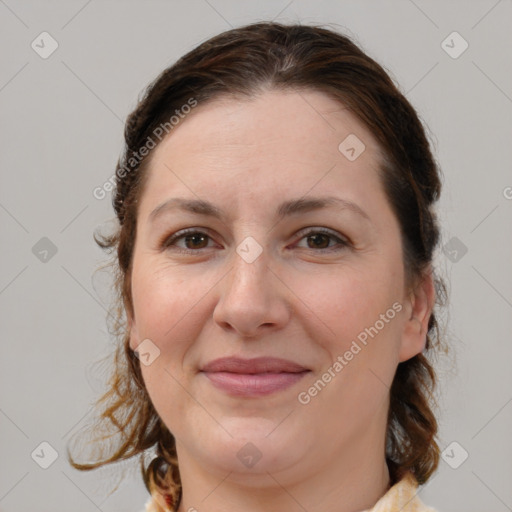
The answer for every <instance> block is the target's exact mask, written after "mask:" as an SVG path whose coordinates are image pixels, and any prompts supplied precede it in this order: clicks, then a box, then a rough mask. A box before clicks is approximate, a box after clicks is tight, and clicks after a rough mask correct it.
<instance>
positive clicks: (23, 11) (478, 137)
mask: <svg viewBox="0 0 512 512" xmlns="http://www.w3.org/2000/svg"><path fill="white" fill-rule="evenodd" d="M511 15H512V2H511V1H510V0H502V1H496V0H485V1H483V0H482V1H471V2H469V1H449V2H448V1H440V0H437V1H424V0H423V1H421V0H414V1H412V0H401V1H398V0H396V1H389V0H387V1H382V2H377V1H373V2H371V1H361V0H359V1H340V0H338V1H335V0H329V1H328V0H325V1H315V2H313V1H310V2H306V1H301V0H294V1H290V0H283V1H273V2H271V1H269V0H258V1H254V2H248V1H243V2H236V1H234V0H208V1H206V0H192V1H187V2H185V1H166V2H164V1H145V2H142V1H100V0H92V1H91V0H90V1H86V0H81V1H69V0H68V1H62V0H59V1H45V2H42V1H23V2H22V1H15V0H0V44H1V48H2V66H1V67H0V108H1V117H0V119H1V131H0V140H1V151H0V163H1V188H0V225H1V229H2V231H1V233H2V247H3V250H2V258H3V263H2V265H1V267H0V315H1V326H2V357H1V358H0V432H1V435H0V453H1V455H0V511H3V512H28V511H29V510H37V511H38V512H50V511H51V512H64V511H66V512H69V511H70V510H73V511H77V512H78V511H80V512H82V511H84V512H86V511H96V510H101V511H103V512H112V511H126V512H137V511H138V510H140V511H141V510H142V509H143V505H144V503H145V501H146V498H147V494H146V491H145V489H144V487H143V484H142V480H141V478H140V476H139V474H138V467H137V465H136V464H135V463H134V464H123V465H121V466H119V467H117V468H116V467H114V468H110V469H104V470H99V471H97V472H94V473H89V474H83V473H80V472H77V471H75V470H73V469H71V468H70V467H69V466H68V464H67V462H66V457H65V446H66V442H67V440H68V439H69V436H70V435H71V434H72V433H74V432H75V431H76V430H77V429H79V428H80V427H82V426H83V425H84V422H86V421H87V418H88V417H89V416H88V415H89V413H90V407H91V404H92V401H93V400H94V398H95V397H96V396H97V394H98V393H99V392H100V391H101V385H102V380H103V378H104V375H105V371H106V369H107V365H105V364H102V365H94V362H95V361H97V360H98V359H100V358H101V357H103V356H105V355H106V354H108V351H109V350H110V349H111V346H112V342H111V341H110V340H109V336H108V334H107V329H106V322H105V320H106V307H107V303H108V296H109V293H108V276H107V275H106V274H105V273H104V272H98V273H96V274H95V275H94V270H95V268H97V267H98V266H99V265H100V264H101V263H102V262H103V261H104V259H105V255H104V254H103V253H102V252H101V251H100V250H99V249H98V248H97V247H96V246H95V244H94V242H93V239H92V233H93V231H94V230H95V228H97V227H98V226H99V225H100V224H102V223H104V222H107V221H109V219H112V218H113V211H112V209H111V206H110V195H109V196H108V197H107V198H106V199H103V200H97V199H95V198H94V197H93V194H92V191H93V189H94V188H95V187H97V186H101V185H102V183H103V182H104V181H105V180H106V179H108V178H109V177H110V176H111V175H112V173H113V171H114V165H115V161H116V159H117V156H118V155H119V152H120V150H121V147H122V140H123V139H122V132H123V121H124V119H125V117H126V115H127V114H128V113H129V112H130V111H131V110H132V109H133V107H134V106H135V104H136V100H137V96H138V94H139V92H140V91H141V89H142V88H143V87H144V86H145V85H146V84H147V83H148V82H149V81H150V80H152V79H153V78H154V77H155V76H156V75H157V74H158V73H159V72H160V71H162V70H163V69H164V68H165V67H167V66H168V65H169V64H171V63H172V62H173V61H174V60H175V59H177V58H178V57H179V56H181V55H182V54H183V53H184V52H186V51H188V50H190V49H192V48H193V47H194V46H196V45H197V44H198V43H200V42H202V41H203V40H205V39H207V38H209V37H210V36H212V35H214V34H217V33H219V32H221V31H224V30H226V29H228V28H230V26H238V25H241V24H245V23H249V22H253V21H256V20H261V19H266V20H268V19H276V20H279V21H283V22H297V21H300V22H302V23H303V24H307V23H310V22H315V23H331V24H332V25H331V27H332V28H336V29H338V30H340V31H342V32H345V33H346V34H348V35H349V36H352V37H353V38H354V39H355V40H356V42H357V43H359V44H360V45H361V46H362V47H363V49H364V50H366V51H367V52H368V53H369V54H370V55H371V56H372V57H374V58H375V59H377V60H378V61H379V62H380V63H382V64H383V65H384V66H385V67H386V69H388V71H389V72H390V73H391V75H392V76H393V77H394V78H395V79H396V80H397V81H398V83H399V84H400V86H401V88H402V90H403V91H404V92H405V93H406V95H407V97H408V98H409V99H410V101H411V102H412V103H413V105H414V106H415V107H416V108H417V110H418V112H419V113H420V115H421V117H422V118H423V120H424V121H425V123H426V124H427V125H428V127H429V129H430V132H431V133H432V139H433V143H434V150H435V153H436V155H437V158H438V160H439V163H440V164H441V167H442V169H443V172H444V192H443V198H442V201H441V203H440V205H439V212H440V216H441V221H442V225H443V246H446V245H447V248H446V250H444V251H442V250H441V251H439V253H438V255H437V258H436V261H437V265H438V268H439V270H440V272H441V273H442V274H443V275H445V277H446V279H447V280H449V281H450V282H451V305H450V308H449V317H448V322H449V323H448V329H447V332H446V336H447V337H448V341H449V343H450V345H451V346H452V347H453V357H455V358H456V366H455V365H453V364H452V360H451V359H446V358H445V359H444V360H441V361H440V362H439V365H438V372H439V375H440V377H441V380H442V383H441V388H440V392H441V411H440V424H441V435H440V439H441V444H442V446H441V448H442V449H445V448H448V449H447V451H446V452H445V459H443V460H441V463H440V468H439V471H438V473H437V474H436V475H435V477H434V478H433V479H432V480H431V482H430V483H429V484H428V485H427V486H425V487H424V488H422V489H421V491H420V496H421V498H422V499H423V501H425V502H426V503H427V504H429V505H432V506H435V507H437V508H438V509H439V511H440V512H447V511H454V512H457V511H460V512H462V511H464V512H483V511H484V510H485V512H493V511H494V512H505V511H507V510H512V486H511V485H510V483H511V482H512V441H511V438H510V432H512V372H511V371H510V362H511V360H512V343H511V332H512V315H511V313H512V279H511V276H512V265H511V262H512V242H511V236H510V234H511V229H510V228H511V219H512V199H511V197H512V188H510V187H512V174H511V172H510V169H511V151H510V146H511V139H510V136H511V125H512V64H511V56H510V50H511V49H512V46H511V42H512V35H511V34H512V31H511V26H512V24H511V21H512V16H511ZM43 31H47V32H49V33H50V34H51V36H52V37H53V38H54V39H55V40H56V41H57V42H58V45H59V46H58V49H57V50H56V51H55V52H54V53H53V54H52V55H50V56H49V57H48V58H47V59H43V58H41V57H40V55H39V54H38V53H36V52H35V51H34V50H33V49H32V48H31V43H32V41H34V40H36V43H37V41H40V38H38V36H39V34H41V32H43ZM453 31H457V32H458V33H459V34H460V35H461V36H462V37H463V38H464V40H466V41H467V42H468V44H469V47H468V49H467V50H466V51H465V52H464V53H462V54H461V55H460V56H458V58H452V57H451V56H450V55H448V53H447V52H446V51H445V49H444V48H443V46H442V42H443V41H444V40H445V39H446V37H447V36H448V35H449V34H451V33H452V32H453ZM39 44H40V45H41V43H39ZM445 44H449V45H450V46H453V47H454V48H453V49H452V51H454V50H457V49H460V48H461V46H460V44H461V41H460V40H458V41H457V40H454V42H453V43H452V42H451V40H450V39H448V42H447V43H445ZM45 48H46V49H48V48H49V45H48V42H47V43H45ZM507 187H509V188H507ZM43 237H47V238H48V239H49V240H51V242H52V243H53V244H54V245H55V247H56V249H57V252H56V254H54V255H52V252H51V251H50V252H48V253H45V252H44V251H45V250H48V241H40V240H41V238H43ZM454 237H455V238H454ZM37 244H39V245H37ZM34 246H35V248H34ZM464 248H466V249H467V252H466V253H465V254H464ZM454 250H455V251H456V252H453V251H454ZM44 441H45V442H47V443H49V444H50V445H51V446H52V447H53V448H54V449H55V450H56V451H57V453H58V458H57V459H56V460H55V462H54V463H53V464H51V465H50V467H48V469H43V468H41V467H40V464H43V465H44V464H45V463H49V462H51V450H49V449H48V448H47V447H46V448H45V446H43V447H42V448H41V447H40V443H41V442H44ZM452 442H456V443H458V444H456V445H453V444H451V443H452ZM34 450H36V452H35V455H34V457H32V456H31V454H32V453H33V452H34ZM41 450H42V451H41ZM465 452H467V454H468V458H467V459H466V460H465V461H464V462H462V460H463V459H464V456H465ZM37 454H39V456H37ZM461 462H462V463H461ZM458 464H460V465H459V467H458V468H456V469H454V467H452V466H457V465H458ZM123 468H125V469H126V471H127V476H126V479H125V480H124V481H123V483H122V484H121V486H120V488H119V491H118V492H116V493H114V494H113V495H111V496H108V491H109V489H110V487H111V486H112V485H113V484H114V483H115V482H116V478H117V477H116V474H117V471H121V469H123Z"/></svg>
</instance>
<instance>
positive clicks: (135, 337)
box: [128, 316, 139, 351]
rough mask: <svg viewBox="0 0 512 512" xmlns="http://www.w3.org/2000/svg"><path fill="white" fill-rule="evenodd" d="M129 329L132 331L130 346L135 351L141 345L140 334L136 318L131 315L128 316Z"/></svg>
mask: <svg viewBox="0 0 512 512" xmlns="http://www.w3.org/2000/svg"><path fill="white" fill-rule="evenodd" d="M128 330H129V332H130V348H131V349H132V350H133V351H135V349H136V348H137V347H138V345H139V335H138V333H137V326H136V325H135V320H134V319H133V318H132V317H131V316H129V317H128Z"/></svg>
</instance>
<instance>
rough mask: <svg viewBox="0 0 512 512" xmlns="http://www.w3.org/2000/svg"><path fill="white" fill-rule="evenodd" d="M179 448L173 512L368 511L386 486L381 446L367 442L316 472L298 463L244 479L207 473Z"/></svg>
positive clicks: (386, 468) (223, 474)
mask: <svg viewBox="0 0 512 512" xmlns="http://www.w3.org/2000/svg"><path fill="white" fill-rule="evenodd" d="M179 448H181V450H180V449H179ZM179 448H178V458H179V460H180V474H181V481H182V486H183V487H182V491H183V492H182V499H181V502H180V506H179V509H178V512H196V511H201V512H203V511H204V512H235V511H237V512H239V511H240V510H243V511H244V512H263V511H265V512H266V511H268V510H280V511H282V512H304V511H305V510H307V511H308V512H333V511H336V512H360V511H363V510H367V509H371V508H372V507H373V506H374V505H375V503H376V502H377V501H378V500H379V499H380V498H381V497H382V496H383V495H384V494H385V493H386V492H387V490H388V488H389V486H390V474H389V471H388V466H387V464H386V460H385V455H384V453H385V450H384V442H380V443H368V439H362V440H361V442H360V443H358V444H355V443H351V444H350V446H347V449H346V450H344V452H343V457H333V459H332V460H330V461H329V463H328V464H327V465H325V466H324V467H322V468H320V469H318V470H316V471H313V470H311V469H309V466H308V461H304V464H303V466H304V467H303V468H297V467H294V468H290V469H289V470H287V471H282V472H275V473H272V472H268V471H266V472H264V473H262V474H251V475H249V476H247V475H239V474H237V473H234V472H231V471H224V472H222V471H217V470H215V469H210V468H207V467H206V466H204V465H202V464H198V463H197V461H194V459H193V458H191V457H188V454H187V452H186V450H184V449H183V447H182V446H181V447H179ZM180 452H181V453H180ZM299 470H303V471H302V474H303V477H302V478H299V477H298V476H297V475H298V471H299Z"/></svg>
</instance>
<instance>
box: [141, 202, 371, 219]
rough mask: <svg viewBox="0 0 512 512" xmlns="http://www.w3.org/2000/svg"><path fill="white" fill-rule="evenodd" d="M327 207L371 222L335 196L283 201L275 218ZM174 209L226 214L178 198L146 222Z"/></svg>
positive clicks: (221, 216) (219, 216) (216, 215)
mask: <svg viewBox="0 0 512 512" xmlns="http://www.w3.org/2000/svg"><path fill="white" fill-rule="evenodd" d="M329 206H338V207H339V208H341V209H343V210H349V211H351V212H353V213H356V214H357V215H359V216H361V217H362V218H364V219H366V220H367V221H370V222H371V219H370V217H369V216H368V214H367V213H366V212H365V211H364V210H363V209H362V208H361V207H360V206H358V205H357V204H356V203H353V202H351V201H347V200H346V199H341V198H340V197H335V196H325V197H310V198H307V199H305V198H302V197H301V198H299V199H292V200H289V201H285V202H283V203H281V204H280V205H279V207H278V208H277V210H276V217H277V218H278V219H283V218H284V217H288V216H291V215H297V214H300V213H307V212H310V211H313V210H319V209H321V208H326V207H329ZM175 209H179V210H182V211H186V212H190V213H195V214H198V215H207V216H210V217H214V218H216V219H219V220H223V219H225V217H226V214H225V213H224V212H223V210H222V209H220V208H219V207H217V206H215V205H214V204H212V203H210V202H208V201H204V200H202V199H184V198H180V197H173V198H171V199H168V200H166V201H164V202H163V203H162V204H160V205H158V206H157V207H156V208H155V209H154V210H153V211H152V212H151V213H150V215H149V219H148V221H149V222H154V221H155V220H156V218H157V217H159V216H160V215H162V214H163V213H164V212H168V211H170V210H175Z"/></svg>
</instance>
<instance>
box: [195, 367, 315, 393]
mask: <svg viewBox="0 0 512 512" xmlns="http://www.w3.org/2000/svg"><path fill="white" fill-rule="evenodd" d="M309 371H310V370H309V369H307V368H305V367H304V366H302V365H300V364H298V363H295V362H293V361H288V360H286V359H279V358H275V357H258V358H255V359H240V358H237V357H224V358H221V359H215V360H214V361H211V362H210V363H208V364H206V365H205V366H204V367H203V368H202V370H201V372H202V373H203V374H204V375H205V376H206V377H208V380H209V381H210V383H211V384H213V386H214V387H216V388H217V389H220V390H221V391H223V392H225V393H227V394H228V395H232V396H237V397H241V396H243V397H258V396H263V395H269V394H271V393H276V392H278V391H282V390H284V389H286V388H288V387H290V386H292V385H293V384H295V383H297V382H298V381H299V380H301V379H302V378H303V377H304V375H306V374H307V373H308V372H309Z"/></svg>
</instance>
